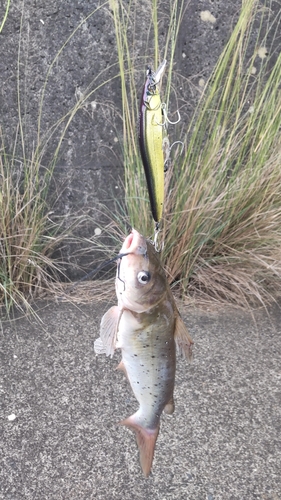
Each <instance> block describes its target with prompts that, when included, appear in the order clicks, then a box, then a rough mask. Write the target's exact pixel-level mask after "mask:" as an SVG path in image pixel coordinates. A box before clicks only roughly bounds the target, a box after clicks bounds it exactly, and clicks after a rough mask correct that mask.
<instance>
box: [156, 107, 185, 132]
mask: <svg viewBox="0 0 281 500" xmlns="http://www.w3.org/2000/svg"><path fill="white" fill-rule="evenodd" d="M166 107H167V105H166V103H165V102H162V104H161V108H162V111H163V117H164V121H163V123H159V122H158V121H157V120H155V123H156V125H159V126H160V127H167V123H169V124H170V125H176V124H177V123H179V122H180V121H181V115H180V112H179V110H178V109H177V114H178V119H177V120H176V121H175V122H172V121H171V120H170V119H169V118H168V114H167V110H166Z"/></svg>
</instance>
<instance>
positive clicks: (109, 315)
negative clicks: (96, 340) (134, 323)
mask: <svg viewBox="0 0 281 500" xmlns="http://www.w3.org/2000/svg"><path fill="white" fill-rule="evenodd" d="M121 314H122V311H120V309H119V308H118V307H117V306H113V307H111V308H110V309H108V311H107V312H106V313H105V314H104V315H103V317H102V319H101V324H100V338H101V341H102V343H103V345H104V349H105V354H106V355H107V356H111V357H112V356H113V354H114V351H115V349H116V337H117V330H118V324H119V320H120V317H121Z"/></svg>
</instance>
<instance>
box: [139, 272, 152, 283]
mask: <svg viewBox="0 0 281 500" xmlns="http://www.w3.org/2000/svg"><path fill="white" fill-rule="evenodd" d="M150 278H151V276H150V273H149V272H147V271H140V272H139V274H138V282H139V283H141V284H142V285H146V283H148V282H149V281H150Z"/></svg>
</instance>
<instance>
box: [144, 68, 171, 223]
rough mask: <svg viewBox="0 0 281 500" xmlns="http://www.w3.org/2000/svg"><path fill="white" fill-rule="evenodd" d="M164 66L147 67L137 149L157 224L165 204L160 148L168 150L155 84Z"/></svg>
mask: <svg viewBox="0 0 281 500" xmlns="http://www.w3.org/2000/svg"><path fill="white" fill-rule="evenodd" d="M166 63H167V61H166V60H164V61H163V62H162V63H161V64H160V66H159V68H158V69H157V70H156V71H155V72H153V71H152V69H151V67H148V70H147V76H146V81H145V84H144V88H143V93H142V97H141V103H140V119H139V146H140V153H141V158H142V162H143V166H144V170H145V176H146V181H147V187H148V193H149V199H150V205H151V211H152V216H153V219H154V221H155V222H159V221H160V219H161V217H162V213H163V203H164V165H165V155H164V151H163V146H165V148H167V144H168V142H167V141H168V136H167V125H166V118H165V116H164V114H163V104H162V102H161V97H160V91H159V87H158V84H159V82H160V80H161V78H162V76H163V73H164V71H165V66H166ZM163 116H164V121H163ZM164 138H165V141H164V143H163V140H164Z"/></svg>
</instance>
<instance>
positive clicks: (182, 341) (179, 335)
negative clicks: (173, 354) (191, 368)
mask: <svg viewBox="0 0 281 500" xmlns="http://www.w3.org/2000/svg"><path fill="white" fill-rule="evenodd" d="M174 338H175V342H176V347H177V352H178V353H179V354H181V355H182V356H184V357H185V358H186V359H188V360H191V359H192V345H193V340H192V338H191V336H190V335H189V332H188V329H187V327H186V326H185V324H184V322H183V320H182V319H181V317H180V314H179V312H177V315H176V321H175V333H174Z"/></svg>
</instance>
